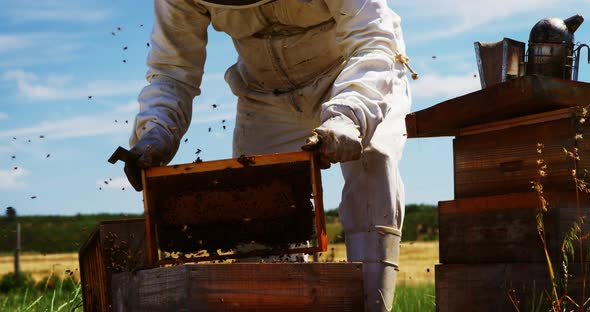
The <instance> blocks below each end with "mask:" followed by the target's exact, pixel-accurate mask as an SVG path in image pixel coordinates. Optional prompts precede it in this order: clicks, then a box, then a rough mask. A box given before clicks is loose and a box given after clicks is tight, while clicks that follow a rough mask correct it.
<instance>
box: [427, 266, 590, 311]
mask: <svg viewBox="0 0 590 312" xmlns="http://www.w3.org/2000/svg"><path fill="white" fill-rule="evenodd" d="M586 265H587V264H586ZM559 267H560V265H558V264H557V263H555V264H554V268H555V269H556V270H558V269H559ZM547 271H548V269H547V265H546V264H545V263H494V264H469V265H461V264H443V265H437V266H435V276H436V310H437V311H438V312H463V311H479V312H497V311H517V309H516V308H515V307H514V305H513V304H512V302H511V300H510V297H509V293H510V292H512V293H513V294H515V295H516V298H517V299H518V301H519V302H520V303H519V304H518V306H519V311H533V309H532V308H531V307H532V305H533V298H535V299H534V301H535V302H536V303H538V298H539V296H540V295H541V294H542V293H544V296H545V298H547V294H546V292H547V291H548V290H549V285H550V283H549V276H548V273H547ZM569 273H570V274H571V277H570V278H569V282H568V290H569V291H568V294H569V295H570V297H572V298H573V299H574V300H575V301H576V302H578V303H583V302H584V300H582V295H581V290H582V280H583V278H582V276H581V274H580V265H570V267H569ZM559 295H562V293H561V292H560V293H559ZM568 306H569V307H572V308H573V305H571V304H570V305H568ZM538 311H547V309H545V310H544V309H539V310H538Z"/></svg>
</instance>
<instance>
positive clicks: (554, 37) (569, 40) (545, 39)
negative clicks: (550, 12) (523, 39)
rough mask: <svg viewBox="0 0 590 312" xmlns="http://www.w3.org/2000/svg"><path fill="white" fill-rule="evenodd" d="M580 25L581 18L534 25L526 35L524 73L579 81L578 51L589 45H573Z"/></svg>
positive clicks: (547, 19) (543, 21) (546, 21)
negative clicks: (527, 36) (526, 47)
mask: <svg viewBox="0 0 590 312" xmlns="http://www.w3.org/2000/svg"><path fill="white" fill-rule="evenodd" d="M583 22H584V18H583V17H582V16H580V15H574V16H572V17H570V18H567V19H565V20H562V19H559V18H554V17H552V18H544V19H542V20H540V21H539V22H537V24H535V26H534V27H533V28H532V29H531V33H530V35H529V45H528V52H527V62H526V74H527V75H542V76H550V77H556V78H562V79H567V80H578V67H579V64H580V52H581V50H582V49H583V48H584V47H585V48H586V49H588V45H586V44H580V43H576V44H574V32H575V31H576V30H577V29H578V27H580V25H581V24H582V23H583ZM588 62H589V63H590V56H589V57H588Z"/></svg>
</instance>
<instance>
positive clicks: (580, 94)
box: [406, 76, 590, 138]
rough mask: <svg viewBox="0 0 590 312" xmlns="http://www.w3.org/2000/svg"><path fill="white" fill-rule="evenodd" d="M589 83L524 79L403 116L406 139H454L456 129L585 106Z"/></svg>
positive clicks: (555, 79)
mask: <svg viewBox="0 0 590 312" xmlns="http://www.w3.org/2000/svg"><path fill="white" fill-rule="evenodd" d="M589 98H590V84H589V83H584V82H579V81H568V80H562V79H557V78H551V77H542V76H524V77H520V78H518V79H514V80H510V81H508V82H504V83H500V84H497V85H495V86H492V87H489V88H485V89H483V90H480V91H476V92H473V93H469V94H466V95H464V96H460V97H457V98H454V99H450V100H448V101H445V102H442V103H439V104H437V105H434V106H432V107H429V108H427V109H424V110H421V111H418V112H415V113H412V114H409V115H408V116H407V117H406V129H407V131H408V137H410V138H417V137H433V136H455V135H457V134H458V133H459V129H461V128H464V127H468V126H473V125H478V124H482V123H488V122H494V121H500V120H504V119H509V118H514V117H519V116H524V115H529V114H535V113H540V112H545V111H550V110H554V109H559V108H564V107H572V106H583V105H588V99H589Z"/></svg>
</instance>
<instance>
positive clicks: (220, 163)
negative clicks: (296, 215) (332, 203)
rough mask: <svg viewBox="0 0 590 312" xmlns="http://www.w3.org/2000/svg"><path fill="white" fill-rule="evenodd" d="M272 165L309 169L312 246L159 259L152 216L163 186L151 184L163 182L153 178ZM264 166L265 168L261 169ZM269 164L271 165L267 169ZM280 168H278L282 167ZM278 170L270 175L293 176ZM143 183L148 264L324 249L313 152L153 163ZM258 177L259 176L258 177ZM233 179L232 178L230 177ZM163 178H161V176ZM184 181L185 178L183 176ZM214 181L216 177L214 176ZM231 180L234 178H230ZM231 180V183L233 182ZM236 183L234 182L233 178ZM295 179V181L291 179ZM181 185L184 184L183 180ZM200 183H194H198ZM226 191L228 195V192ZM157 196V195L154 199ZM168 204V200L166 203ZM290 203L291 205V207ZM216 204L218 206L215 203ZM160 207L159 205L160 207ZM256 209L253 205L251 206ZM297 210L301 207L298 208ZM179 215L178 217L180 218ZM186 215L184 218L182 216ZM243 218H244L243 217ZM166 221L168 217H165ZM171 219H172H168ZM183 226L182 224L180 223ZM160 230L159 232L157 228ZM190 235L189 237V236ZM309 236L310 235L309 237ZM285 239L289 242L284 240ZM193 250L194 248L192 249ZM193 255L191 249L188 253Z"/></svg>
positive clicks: (169, 178) (319, 189)
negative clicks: (313, 235)
mask: <svg viewBox="0 0 590 312" xmlns="http://www.w3.org/2000/svg"><path fill="white" fill-rule="evenodd" d="M273 166H278V167H276V168H282V169H285V168H290V167H295V166H297V167H298V168H308V169H305V170H309V171H308V172H307V173H305V174H304V175H305V176H308V177H309V181H306V182H305V183H307V184H308V185H309V187H310V188H311V191H312V196H313V206H312V208H313V212H314V213H315V216H314V219H315V222H314V223H315V229H314V231H315V235H316V237H317V242H315V244H313V246H312V247H305V248H300V247H296V248H272V249H267V248H262V249H256V250H252V251H245V252H241V251H237V250H234V251H233V253H232V252H230V253H224V254H209V255H203V256H199V255H198V254H197V256H192V257H187V258H184V257H181V258H171V257H168V258H165V259H161V257H160V255H159V253H158V248H161V247H162V246H161V245H162V242H160V241H159V237H158V226H159V223H161V222H160V221H159V220H158V219H157V218H156V210H158V209H159V208H158V207H157V204H156V201H158V200H161V195H162V194H164V195H166V194H165V192H166V191H165V190H164V191H162V188H161V187H155V186H154V185H155V184H156V183H160V185H163V184H162V183H163V182H156V181H159V180H158V179H165V181H169V182H170V183H177V182H175V181H180V180H181V179H184V180H187V179H190V178H191V177H199V176H202V175H207V174H217V173H218V174H222V173H224V172H225V173H226V176H225V178H227V179H233V178H232V177H233V176H238V175H239V174H240V172H241V171H245V170H246V169H245V168H250V169H247V170H250V171H252V172H256V171H262V170H267V171H268V170H271V169H276V168H275V167H273ZM265 167H266V169H264V168H265ZM269 168H271V169H269ZM282 169H281V170H282ZM298 170H299V171H297V172H299V173H301V172H302V171H301V170H303V169H298ZM280 174H281V172H280V170H277V172H276V175H275V174H274V172H273V174H272V179H275V178H279V179H284V178H288V179H295V178H296V177H280ZM142 179H143V185H144V192H143V196H144V210H145V219H146V241H147V250H148V255H149V257H148V258H149V259H148V261H149V264H150V265H163V264H170V263H179V262H180V263H184V262H198V261H213V260H224V259H234V258H243V257H255V256H268V255H282V254H292V253H312V252H321V251H326V250H327V244H328V243H327V242H328V241H327V236H326V228H325V219H324V209H323V200H322V186H321V173H320V169H319V167H318V165H317V162H316V155H315V154H314V153H313V152H306V151H303V152H292V153H281V154H269V155H257V156H250V157H245V156H242V157H240V158H234V159H225V160H215V161H208V162H201V163H191V164H181V165H174V166H164V167H154V168H150V169H147V170H145V171H144V172H143V174H142ZM261 179H262V178H261ZM234 180H235V179H234ZM162 181H164V180H162ZM187 181H188V180H187ZM214 181H216V180H214ZM233 182H235V181H233ZM233 182H232V183H233ZM236 183H238V182H236ZM292 183H295V182H292ZM183 185H184V184H183ZM202 186H203V184H201V185H200V186H198V187H202ZM228 195H230V194H229V193H228ZM158 197H160V198H159V199H158ZM170 205H172V204H170ZM293 206H294V205H291V207H293ZM217 208H218V207H217ZM160 209H161V208H160ZM257 209H259V208H258V207H255V208H254V210H257ZM293 209H302V208H300V207H293ZM300 211H301V210H300ZM189 215H190V216H194V214H185V215H184V216H185V217H186V216H189ZM221 216H223V218H225V219H228V218H232V217H231V216H227V215H224V214H223V213H220V215H219V218H221ZM181 219H182V218H181ZM185 219H186V218H185ZM244 220H246V219H244ZM168 221H170V220H168ZM181 221H182V220H179V222H178V225H179V226H181V223H182V222H181ZM171 222H176V221H175V220H172V221H171ZM184 226H185V227H187V226H186V225H184ZM160 234H162V233H161V232H160ZM190 238H191V239H192V237H190ZM310 238H311V237H310ZM284 243H289V242H284ZM196 251H197V250H195V252H196ZM192 254H193V255H194V253H192Z"/></svg>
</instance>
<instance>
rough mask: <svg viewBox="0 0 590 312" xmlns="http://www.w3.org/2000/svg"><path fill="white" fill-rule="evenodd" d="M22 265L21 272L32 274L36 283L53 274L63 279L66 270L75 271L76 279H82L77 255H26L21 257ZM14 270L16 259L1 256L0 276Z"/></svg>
mask: <svg viewBox="0 0 590 312" xmlns="http://www.w3.org/2000/svg"><path fill="white" fill-rule="evenodd" d="M20 263H21V264H20V266H21V271H23V272H26V273H30V274H31V275H32V276H33V278H34V279H35V280H36V281H39V280H41V279H42V278H43V277H45V276H48V275H51V274H55V275H57V276H60V277H61V276H62V274H64V272H65V270H71V271H73V272H74V274H75V276H76V278H77V279H79V278H80V272H79V270H78V267H79V265H78V254H77V253H62V254H49V255H42V254H38V253H25V254H22V255H21V261H20ZM13 270H14V257H13V256H6V255H4V256H0V276H1V275H4V274H6V273H8V272H12V271H13Z"/></svg>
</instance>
